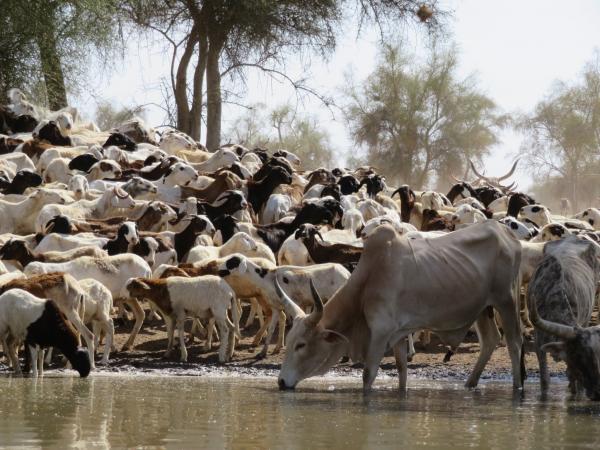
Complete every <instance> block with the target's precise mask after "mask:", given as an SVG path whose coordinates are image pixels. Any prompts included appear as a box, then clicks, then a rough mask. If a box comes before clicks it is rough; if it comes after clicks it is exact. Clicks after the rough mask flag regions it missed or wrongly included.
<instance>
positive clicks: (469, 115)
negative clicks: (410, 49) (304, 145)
mask: <svg viewBox="0 0 600 450" xmlns="http://www.w3.org/2000/svg"><path fill="white" fill-rule="evenodd" d="M457 65H458V61H457V51H456V49H455V48H453V47H450V48H447V49H444V48H440V47H438V46H437V45H435V44H434V45H433V46H432V47H431V49H430V51H429V52H428V54H427V56H426V58H425V60H424V61H420V60H419V59H418V58H417V56H416V55H411V54H408V53H404V52H403V50H402V49H401V48H400V47H399V46H392V45H386V46H384V48H383V49H382V51H381V59H380V61H379V63H378V65H377V67H376V68H375V70H374V72H373V73H372V74H371V75H370V76H369V77H368V78H367V80H366V81H365V82H364V84H363V85H361V86H359V87H357V86H354V85H353V83H351V82H350V83H349V84H350V88H349V89H348V90H347V94H348V97H349V102H348V105H347V108H346V114H347V119H348V124H349V128H350V131H351V134H352V136H353V138H354V141H355V142H356V144H357V145H358V146H360V147H362V148H363V149H365V150H366V152H367V159H368V161H369V163H370V164H372V165H374V166H375V167H378V168H379V170H381V171H382V172H383V173H385V174H386V175H387V177H388V179H390V180H394V182H396V183H408V184H411V185H414V186H415V187H417V188H422V187H424V186H426V185H427V184H428V183H429V182H431V177H432V175H434V174H436V175H437V176H438V179H442V178H444V177H445V176H446V175H449V174H451V173H455V174H461V173H462V172H463V171H464V170H463V168H464V167H465V166H466V164H467V159H468V158H479V157H481V156H482V155H484V154H485V153H487V152H488V151H489V147H490V146H491V145H493V144H495V143H496V142H497V137H496V132H497V130H498V128H499V127H501V126H504V124H505V123H506V121H507V117H506V116H502V115H500V114H498V111H497V107H496V105H495V103H494V102H493V100H491V99H490V98H489V97H487V96H486V95H484V94H482V93H481V92H480V91H479V89H478V87H477V85H476V83H475V82H474V81H473V79H472V78H467V79H465V80H459V79H458V77H457V75H456V71H457Z"/></svg>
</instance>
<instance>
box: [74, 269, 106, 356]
mask: <svg viewBox="0 0 600 450" xmlns="http://www.w3.org/2000/svg"><path fill="white" fill-rule="evenodd" d="M79 286H80V287H81V289H82V290H83V291H84V292H85V293H86V294H87V295H86V296H85V297H84V301H85V315H84V318H83V322H84V323H86V324H88V323H90V322H91V323H92V330H93V332H94V348H95V349H97V348H98V344H99V343H100V338H101V337H102V334H104V336H105V339H106V341H105V345H104V353H103V354H102V360H100V362H99V364H103V365H105V364H108V359H109V357H110V350H111V348H112V345H113V338H114V335H115V326H114V324H113V320H112V318H111V313H112V309H113V297H112V294H111V293H110V291H109V290H108V289H107V288H106V287H105V286H104V285H103V284H102V283H100V282H99V281H96V280H93V279H91V278H86V279H83V280H80V281H79ZM92 357H93V356H92Z"/></svg>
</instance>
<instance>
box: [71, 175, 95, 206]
mask: <svg viewBox="0 0 600 450" xmlns="http://www.w3.org/2000/svg"><path fill="white" fill-rule="evenodd" d="M68 187H69V190H70V191H71V192H73V193H74V194H75V199H76V200H81V199H84V198H86V197H87V195H88V192H89V190H90V185H89V182H88V180H87V178H86V177H84V176H83V175H73V176H72V177H71V179H70V180H69V182H68Z"/></svg>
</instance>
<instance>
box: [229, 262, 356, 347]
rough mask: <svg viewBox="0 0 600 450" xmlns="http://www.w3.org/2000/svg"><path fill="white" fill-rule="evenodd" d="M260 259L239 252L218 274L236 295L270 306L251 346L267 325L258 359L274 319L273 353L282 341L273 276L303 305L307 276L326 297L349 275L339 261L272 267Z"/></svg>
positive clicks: (279, 306)
mask: <svg viewBox="0 0 600 450" xmlns="http://www.w3.org/2000/svg"><path fill="white" fill-rule="evenodd" d="M263 261H264V260H261V259H260V258H246V257H245V256H243V255H240V254H235V255H231V256H229V257H228V258H226V259H225V260H224V261H222V262H221V263H220V264H219V276H221V277H225V279H226V280H227V282H228V283H230V285H231V287H232V288H233V289H234V290H235V291H236V294H237V295H238V297H240V298H242V297H245V298H248V297H256V298H257V300H258V301H259V303H260V304H261V306H263V308H264V307H265V306H267V307H269V308H270V309H272V312H271V319H270V320H269V321H268V322H267V321H265V323H264V325H263V327H261V329H260V330H259V332H258V333H257V334H256V336H255V338H254V342H253V345H258V343H259V342H260V340H261V338H262V336H263V335H264V332H265V331H266V329H267V326H268V332H267V337H266V340H265V344H264V346H263V348H262V350H261V351H260V353H259V354H258V355H257V357H258V358H261V357H264V356H266V354H267V350H268V346H269V344H270V342H271V339H272V336H273V333H274V332H275V327H276V326H277V323H278V322H279V341H278V342H277V345H276V347H275V350H274V353H277V352H278V351H279V350H280V349H281V348H282V346H283V343H284V336H283V334H284V333H285V314H284V312H283V305H282V304H281V301H280V299H279V296H278V295H277V292H276V290H275V278H276V277H277V278H278V279H280V280H282V281H283V283H284V284H285V285H289V286H293V288H294V289H297V291H295V292H297V293H298V298H301V299H303V300H302V303H303V304H304V303H306V304H307V305H308V304H309V302H310V304H311V305H312V304H313V302H312V297H311V293H310V287H309V286H308V284H309V283H308V281H309V279H312V280H313V282H314V283H315V285H316V286H320V288H321V289H323V290H324V291H325V292H327V298H329V296H331V295H333V293H334V292H335V291H336V290H337V289H339V288H340V287H341V286H342V285H343V284H344V283H345V282H346V281H347V280H348V278H350V272H348V271H347V270H346V269H344V268H343V267H342V266H341V265H339V264H317V265H314V266H311V267H294V266H283V267H273V266H271V265H268V264H265V262H263ZM294 298H296V297H294ZM304 299H305V300H306V301H305V300H304Z"/></svg>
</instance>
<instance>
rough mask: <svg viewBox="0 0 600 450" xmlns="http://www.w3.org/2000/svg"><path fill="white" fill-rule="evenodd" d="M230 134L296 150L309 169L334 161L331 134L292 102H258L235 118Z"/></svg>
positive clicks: (238, 139)
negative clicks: (266, 108) (269, 106)
mask: <svg viewBox="0 0 600 450" xmlns="http://www.w3.org/2000/svg"><path fill="white" fill-rule="evenodd" d="M228 134H229V135H230V136H232V137H233V141H234V142H239V143H242V144H244V145H245V146H247V147H250V148H254V147H267V148H270V149H271V150H274V151H275V150H280V149H282V150H288V151H290V152H292V153H294V154H296V155H297V156H298V157H299V158H300V160H301V161H302V166H303V168H304V169H306V170H310V169H316V168H318V167H331V166H332V165H333V163H334V158H333V152H332V151H331V144H330V137H329V134H328V133H327V132H326V131H324V130H321V129H320V128H319V126H318V122H317V120H316V118H315V117H311V116H304V115H299V114H296V113H295V112H294V110H293V109H292V108H291V106H290V105H288V104H285V105H282V106H280V107H277V108H275V109H273V110H272V111H271V112H270V113H269V114H268V115H266V114H265V113H264V105H255V106H253V107H252V108H250V109H249V110H248V112H247V113H246V114H244V115H242V116H240V117H238V118H237V120H235V121H234V123H233V125H232V126H231V128H230V130H229V132H228Z"/></svg>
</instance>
